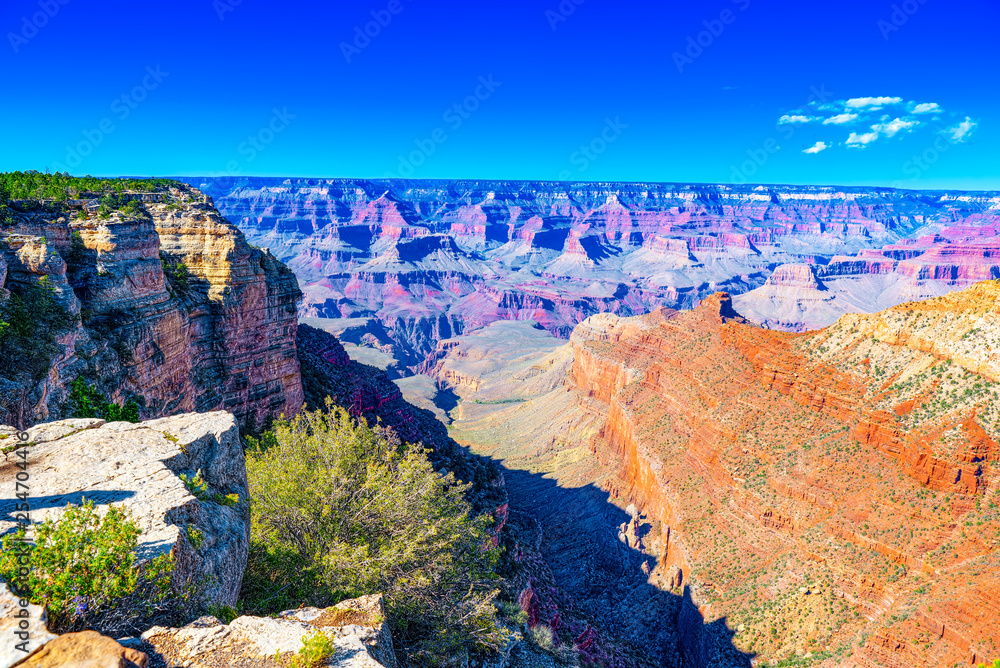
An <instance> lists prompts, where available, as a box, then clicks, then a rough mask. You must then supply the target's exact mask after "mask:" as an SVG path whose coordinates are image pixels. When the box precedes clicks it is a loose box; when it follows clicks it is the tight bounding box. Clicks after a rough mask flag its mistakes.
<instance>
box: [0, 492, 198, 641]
mask: <svg viewBox="0 0 1000 668" xmlns="http://www.w3.org/2000/svg"><path fill="white" fill-rule="evenodd" d="M140 533H142V532H141V530H140V529H139V526H138V524H136V523H135V521H134V520H133V519H132V518H131V517H130V516H129V514H128V511H126V510H125V509H124V508H122V507H116V506H110V507H109V508H108V510H107V512H106V513H105V514H104V515H103V516H101V515H100V514H98V512H97V510H96V509H95V508H94V504H93V502H86V503H84V504H83V505H82V506H74V505H73V504H70V505H68V506H66V510H65V512H64V513H63V514H62V516H61V517H59V519H58V520H52V519H47V520H45V521H44V522H43V523H41V524H38V525H36V528H35V535H34V540H33V541H32V542H29V541H28V540H27V536H26V532H25V530H24V528H23V527H22V528H20V529H18V530H17V531H15V532H13V533H10V534H7V535H6V536H4V537H3V541H2V548H0V578H3V580H4V581H6V582H7V583H9V584H10V586H11V589H12V590H13V591H14V592H15V593H17V594H18V595H20V596H24V597H27V598H29V599H30V600H31V602H32V603H36V604H38V605H41V606H43V607H44V608H45V610H46V613H47V614H48V628H49V630H51V631H54V632H56V633H66V632H69V631H79V630H82V629H96V630H98V631H101V632H102V633H105V634H110V635H116V636H119V635H129V634H132V633H138V632H141V631H142V630H144V629H145V628H146V627H148V626H149V625H151V623H152V622H153V621H154V620H155V621H160V620H168V621H176V620H177V618H178V615H179V614H180V609H179V608H178V604H179V603H180V602H181V601H180V599H177V598H176V597H173V596H172V595H171V591H170V573H171V571H172V570H173V561H172V559H171V557H170V556H169V555H164V556H161V557H157V558H156V559H152V560H150V561H148V562H145V563H141V564H140V563H138V561H137V559H136V554H135V552H136V547H137V545H138V538H139V535H140Z"/></svg>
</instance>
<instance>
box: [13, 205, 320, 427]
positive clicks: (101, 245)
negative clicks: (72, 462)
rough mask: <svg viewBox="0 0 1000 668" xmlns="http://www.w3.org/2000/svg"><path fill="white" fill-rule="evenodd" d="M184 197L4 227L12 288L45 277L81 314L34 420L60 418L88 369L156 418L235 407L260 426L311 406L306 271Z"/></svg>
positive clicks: (37, 397) (36, 216) (31, 407)
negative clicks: (304, 368) (301, 347)
mask: <svg viewBox="0 0 1000 668" xmlns="http://www.w3.org/2000/svg"><path fill="white" fill-rule="evenodd" d="M172 197H173V200H174V202H173V203H170V204H167V203H160V204H147V205H146V213H145V214H144V215H141V216H137V217H129V218H123V217H122V216H121V215H119V214H118V213H113V214H111V216H110V217H109V218H106V219H102V218H99V217H98V216H97V215H90V216H87V217H84V218H82V219H81V218H79V217H73V218H70V212H67V211H63V210H59V209H58V208H57V209H54V210H42V211H40V212H34V213H25V214H19V215H18V216H17V218H16V221H15V224H14V226H13V227H11V228H8V229H7V230H6V232H7V233H8V236H7V238H6V241H5V243H3V244H2V245H0V249H2V254H3V257H4V265H5V267H6V269H7V271H6V284H7V285H8V287H11V286H15V287H16V285H17V284H21V285H24V284H29V283H37V282H38V281H39V280H40V279H42V278H45V279H46V280H47V281H48V282H49V284H50V285H53V286H54V287H55V291H56V296H57V300H58V301H59V302H60V303H61V304H62V305H63V307H64V308H66V309H67V310H68V311H69V312H70V313H71V314H74V315H79V316H80V322H79V324H78V326H76V327H75V328H73V329H72V330H71V331H69V332H67V333H65V334H64V335H62V336H61V337H60V339H59V343H60V344H61V345H62V347H63V353H62V354H61V355H59V356H57V358H56V359H54V360H53V361H52V371H51V372H50V373H49V374H48V375H47V376H46V377H45V378H44V379H43V380H42V381H40V382H39V383H37V385H34V386H32V387H31V388H30V390H29V392H28V397H27V398H28V402H27V403H28V405H27V406H26V413H25V416H24V417H25V419H26V421H27V422H29V423H30V422H35V421H44V420H53V419H58V418H59V417H62V416H63V415H64V413H63V411H64V410H65V409H66V401H67V398H68V394H69V385H70V384H71V383H72V381H73V380H74V379H75V378H76V377H77V376H79V375H82V376H84V378H85V379H87V380H88V381H89V382H95V383H96V385H97V387H98V388H99V389H101V390H102V391H104V392H105V393H106V394H107V395H108V396H109V397H110V398H112V399H114V400H117V401H119V402H123V401H125V400H127V399H130V398H135V399H136V400H137V401H139V403H140V405H141V408H142V414H143V416H144V417H157V416H161V415H170V414H173V413H176V412H180V411H194V410H197V411H209V410H216V409H225V410H228V411H230V412H232V413H234V414H235V415H236V416H237V419H238V421H239V423H240V424H241V426H257V425H260V424H262V423H263V422H264V421H266V420H267V419H268V418H270V417H273V416H276V415H278V414H280V413H285V414H292V413H295V412H296V411H297V410H298V409H299V408H300V407H301V405H302V401H303V393H302V385H301V379H300V377H299V369H298V361H297V359H296V356H295V331H296V327H297V314H296V307H295V303H296V301H297V299H298V298H299V296H300V294H301V293H300V292H299V290H298V285H297V282H296V279H295V277H294V275H292V273H291V272H290V271H289V270H288V269H287V268H285V267H284V265H282V264H281V263H280V262H279V261H278V260H277V259H276V258H275V257H274V256H273V255H270V254H268V253H267V252H266V251H262V250H260V249H257V248H254V247H251V246H250V245H248V244H247V243H246V241H245V240H244V237H243V235H242V233H240V232H239V230H237V229H236V228H235V227H233V226H232V225H231V224H230V223H229V222H228V221H226V220H225V219H224V218H222V217H221V216H220V215H219V213H218V212H217V211H216V210H215V209H213V208H212V207H210V206H208V205H205V204H198V203H194V202H193V201H185V200H194V199H200V193H198V192H197V191H194V190H193V189H189V188H186V187H179V188H177V189H175V190H174V192H173V195H172ZM178 263H180V264H183V265H184V267H185V268H186V269H184V270H180V271H182V272H183V274H185V276H183V277H182V278H181V280H177V279H176V277H175V276H174V274H176V273H177V272H178V270H177V269H176V267H177V265H178ZM165 266H166V267H167V268H166V270H165ZM168 274H169V276H168Z"/></svg>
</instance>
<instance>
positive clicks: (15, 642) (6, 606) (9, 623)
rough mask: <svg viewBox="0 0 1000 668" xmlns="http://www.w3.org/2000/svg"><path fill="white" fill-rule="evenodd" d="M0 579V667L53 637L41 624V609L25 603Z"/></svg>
mask: <svg viewBox="0 0 1000 668" xmlns="http://www.w3.org/2000/svg"><path fill="white" fill-rule="evenodd" d="M22 600H23V599H21V598H20V597H18V596H15V595H14V594H13V593H11V591H10V588H8V587H7V584H6V583H5V582H0V668H10V667H11V666H13V665H15V664H16V663H18V662H20V661H22V660H24V658H25V657H28V656H30V655H32V654H33V653H35V652H37V651H38V650H39V649H41V648H42V647H43V646H44V645H45V643H47V642H49V641H50V640H52V639H54V638H55V637H56V635H55V634H53V633H49V630H48V629H47V628H46V626H45V622H46V620H47V618H46V614H45V609H44V608H42V607H41V606H40V605H35V604H33V603H28V602H27V601H24V602H25V603H27V605H26V606H24V607H22V606H21V605H20V601H22Z"/></svg>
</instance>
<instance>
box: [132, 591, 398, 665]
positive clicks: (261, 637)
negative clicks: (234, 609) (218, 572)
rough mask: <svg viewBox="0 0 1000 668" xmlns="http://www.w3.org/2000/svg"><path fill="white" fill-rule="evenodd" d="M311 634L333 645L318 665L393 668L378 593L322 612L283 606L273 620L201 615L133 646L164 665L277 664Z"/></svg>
mask: <svg viewBox="0 0 1000 668" xmlns="http://www.w3.org/2000/svg"><path fill="white" fill-rule="evenodd" d="M316 633H325V634H327V635H328V636H329V637H330V638H332V639H333V644H334V648H335V650H334V653H333V654H332V656H330V657H328V658H327V659H326V660H325V661H323V663H322V664H320V665H323V666H338V667H341V668H348V667H350V668H381V667H384V668H396V665H397V664H396V657H395V654H394V653H393V647H392V635H391V634H390V633H389V627H388V625H387V624H386V622H385V610H384V608H383V607H382V597H381V596H364V597H362V598H357V599H350V600H347V601H342V602H340V603H338V604H337V605H336V606H334V607H331V608H326V609H324V610H320V609H318V608H299V609H298V610H288V611H285V612H282V613H281V614H280V615H278V618H276V619H271V618H261V617H246V616H244V617H238V618H236V619H235V620H233V621H232V622H231V623H229V624H223V623H222V622H220V621H219V620H218V619H216V618H214V617H202V618H200V619H198V620H196V621H194V622H192V623H191V624H188V625H187V626H185V627H183V628H179V629H176V628H174V629H167V628H163V627H153V628H151V629H149V630H148V631H146V632H145V633H143V634H142V639H141V643H136V646H137V647H140V648H142V649H144V650H145V651H146V652H147V653H148V654H149V655H150V656H153V657H155V658H156V659H158V660H159V661H162V662H163V665H165V666H167V667H168V668H173V666H185V668H220V667H221V666H227V667H233V668H238V667H241V666H246V667H247V668H250V667H253V668H269V667H273V668H281V666H283V665H285V663H284V662H285V661H287V660H288V659H289V658H290V657H291V656H292V655H293V654H295V653H297V652H298V651H299V650H301V649H302V643H303V639H305V638H307V637H309V636H312V635H314V634H316ZM276 656H277V657H280V659H281V661H278V660H276V658H275V657H276Z"/></svg>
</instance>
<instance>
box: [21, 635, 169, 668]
mask: <svg viewBox="0 0 1000 668" xmlns="http://www.w3.org/2000/svg"><path fill="white" fill-rule="evenodd" d="M16 665H17V666H18V668H55V666H63V667H64V668H147V666H149V657H148V656H146V654H145V653H144V652H140V651H139V650H137V649H132V648H130V647H122V646H121V645H119V644H118V643H117V642H115V641H114V640H112V639H111V638H108V637H107V636H102V635H101V634H100V633H98V632H97V631H83V632H81V633H67V634H66V635H62V636H59V637H58V638H56V639H55V640H52V641H51V642H49V643H47V644H46V645H45V647H43V648H42V649H41V650H39V651H38V652H36V653H34V654H32V655H31V656H30V657H28V658H27V659H25V660H24V661H22V662H21V663H18V664H16Z"/></svg>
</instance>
